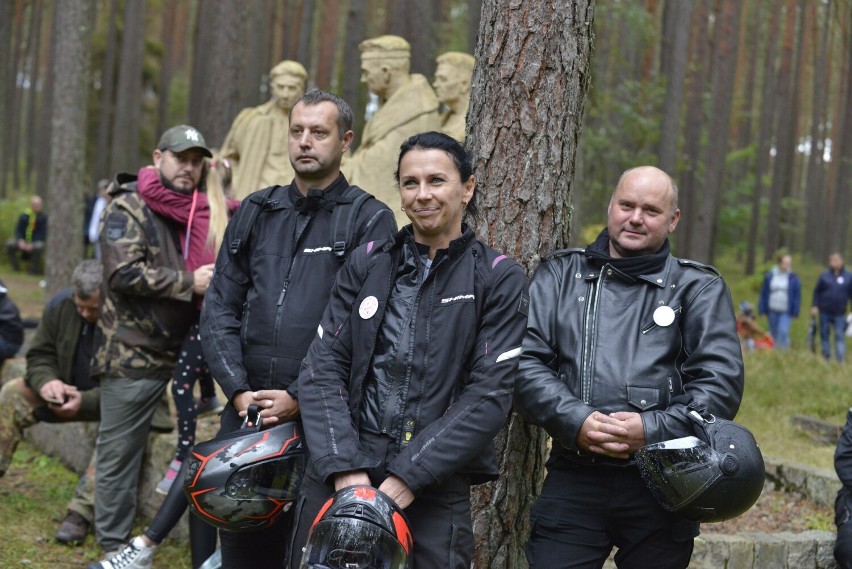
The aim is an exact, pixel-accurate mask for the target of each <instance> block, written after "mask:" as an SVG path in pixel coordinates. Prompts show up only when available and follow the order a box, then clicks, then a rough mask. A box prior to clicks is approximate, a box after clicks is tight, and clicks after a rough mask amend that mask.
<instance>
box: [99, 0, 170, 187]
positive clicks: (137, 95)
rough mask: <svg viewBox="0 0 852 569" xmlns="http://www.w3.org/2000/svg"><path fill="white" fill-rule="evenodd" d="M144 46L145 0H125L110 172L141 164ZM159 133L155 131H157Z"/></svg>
mask: <svg viewBox="0 0 852 569" xmlns="http://www.w3.org/2000/svg"><path fill="white" fill-rule="evenodd" d="M144 47H145V0H126V3H125V7H124V31H123V33H122V35H121V56H120V59H119V66H118V86H117V88H116V92H115V108H116V109H120V111H119V112H116V114H115V120H114V121H113V128H112V157H111V160H110V171H111V172H122V171H124V172H126V171H133V170H135V169H137V168H138V167H139V166H140V165H141V164H142V157H141V156H140V154H139V122H140V119H141V116H142V108H141V107H142V55H143V51H144ZM157 136H159V133H157Z"/></svg>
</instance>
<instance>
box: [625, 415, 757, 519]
mask: <svg viewBox="0 0 852 569" xmlns="http://www.w3.org/2000/svg"><path fill="white" fill-rule="evenodd" d="M689 417H690V418H691V419H692V420H693V421H694V422H695V436H689V437H682V438H679V439H673V440H669V441H663V442H661V443H655V444H651V445H647V446H644V447H642V448H641V449H639V450H638V451H636V454H635V459H636V463H637V465H638V466H639V473H640V474H641V476H642V479H643V480H644V481H645V484H646V485H647V486H648V488H649V489H650V490H651V493H652V494H653V495H654V497H655V498H656V500H657V502H659V503H660V505H661V506H662V507H663V508H665V509H666V510H668V511H670V512H676V513H678V514H679V515H681V516H683V517H684V518H686V519H689V520H692V521H695V522H721V521H724V520H728V519H731V518H735V517H737V516H739V515H740V514H742V513H744V512H745V511H747V510H748V509H749V508H751V507H752V506H753V505H754V503H755V502H756V501H757V499H758V497H759V496H760V493H761V491H762V490H763V482H764V478H765V469H764V464H763V456H762V455H761V453H760V448H759V447H758V445H757V441H755V439H754V436H753V435H752V434H751V432H749V430H748V429H746V428H745V427H743V426H742V425H739V424H737V423H734V422H733V421H728V420H725V419H720V418H717V417H713V416H712V415H707V414H706V415H704V416H702V415H701V414H700V413H698V412H697V411H696V410H691V411H690V412H689Z"/></svg>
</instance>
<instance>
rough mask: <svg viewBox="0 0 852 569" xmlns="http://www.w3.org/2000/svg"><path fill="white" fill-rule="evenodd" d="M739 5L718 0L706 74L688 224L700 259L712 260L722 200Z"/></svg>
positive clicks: (695, 254) (694, 253) (731, 0)
mask: <svg viewBox="0 0 852 569" xmlns="http://www.w3.org/2000/svg"><path fill="white" fill-rule="evenodd" d="M741 11H742V5H741V4H740V2H739V0H722V1H721V6H720V11H719V14H718V17H717V18H716V23H715V26H716V30H715V33H714V39H715V45H714V49H713V71H712V75H711V78H710V84H711V88H712V95H711V96H712V109H711V111H710V116H711V117H713V120H712V121H710V125H709V130H708V133H707V154H706V159H705V161H704V183H703V184H701V186H702V191H701V203H700V204H698V208H697V214H698V215H697V216H696V218H695V220H694V221H693V224H692V226H691V227H688V228H689V229H690V231H691V233H692V237H691V239H690V243H691V248H690V255H691V256H692V257H693V258H695V259H697V260H699V261H704V262H712V261H713V253H714V251H713V248H714V245H715V243H716V220H717V218H718V216H719V207H720V204H721V200H722V179H723V174H724V171H725V158H726V157H727V154H728V126H729V123H730V119H731V107H732V103H733V94H734V72H735V71H736V64H737V46H738V42H739V20H740V13H741Z"/></svg>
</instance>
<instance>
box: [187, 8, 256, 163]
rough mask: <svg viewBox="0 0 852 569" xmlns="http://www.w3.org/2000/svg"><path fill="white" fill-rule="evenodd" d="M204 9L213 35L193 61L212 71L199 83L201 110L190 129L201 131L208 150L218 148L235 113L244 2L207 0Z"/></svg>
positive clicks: (241, 60)
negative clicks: (202, 61) (208, 64)
mask: <svg viewBox="0 0 852 569" xmlns="http://www.w3.org/2000/svg"><path fill="white" fill-rule="evenodd" d="M205 6H207V9H208V10H210V13H209V20H208V21H209V22H210V25H211V26H212V28H213V30H215V32H214V33H213V34H212V36H211V37H210V38H209V40H210V41H209V42H208V43H207V44H206V45H205V46H204V52H203V53H196V55H195V57H196V58H197V57H199V56H200V57H204V58H205V59H208V60H209V61H211V62H212V67H211V69H215V70H216V71H215V73H207V74H206V75H205V76H204V77H203V79H202V80H203V84H202V87H201V108H200V109H199V112H198V113H197V116H198V119H197V122H196V123H194V126H196V127H197V128H198V129H199V130H201V133H202V134H203V135H204V139H205V140H206V142H207V145H208V146H211V147H214V146H215V147H218V146H219V145H220V144H222V141H223V140H225V135H227V134H228V129H229V128H230V126H231V121H232V120H233V118H234V117H235V116H237V113H238V112H239V104H240V68H241V66H242V62H243V57H242V53H243V52H242V46H243V45H244V41H243V40H244V29H245V22H246V9H245V6H246V4H245V2H244V0H208V2H206V3H205Z"/></svg>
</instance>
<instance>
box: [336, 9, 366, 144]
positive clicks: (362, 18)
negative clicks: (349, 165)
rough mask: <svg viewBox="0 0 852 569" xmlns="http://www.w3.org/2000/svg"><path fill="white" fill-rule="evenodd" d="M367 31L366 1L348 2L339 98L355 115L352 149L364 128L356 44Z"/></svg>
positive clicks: (363, 100)
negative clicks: (347, 104)
mask: <svg viewBox="0 0 852 569" xmlns="http://www.w3.org/2000/svg"><path fill="white" fill-rule="evenodd" d="M366 29H367V2H366V0H349V9H348V11H347V13H346V33H345V34H344V35H343V87H342V89H341V96H342V97H343V100H344V101H346V102H347V103H349V105H350V106H351V107H352V112H353V113H355V127H354V131H355V139H354V140H353V141H352V148H358V144H359V143H360V140H361V131H362V130H363V128H364V104H365V98H364V97H363V96H362V94H363V93H364V91H363V90H362V89H361V54H360V52H359V51H358V44H359V43H361V42H362V41H363V40H364V38H365V30H366Z"/></svg>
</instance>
